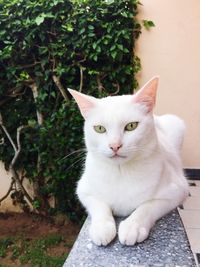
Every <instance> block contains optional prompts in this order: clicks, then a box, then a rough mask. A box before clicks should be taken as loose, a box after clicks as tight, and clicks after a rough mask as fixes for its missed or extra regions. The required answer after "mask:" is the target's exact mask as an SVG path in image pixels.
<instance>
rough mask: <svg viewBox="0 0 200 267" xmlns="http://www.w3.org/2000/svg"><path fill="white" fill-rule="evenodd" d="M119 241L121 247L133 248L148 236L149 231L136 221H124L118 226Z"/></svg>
mask: <svg viewBox="0 0 200 267" xmlns="http://www.w3.org/2000/svg"><path fill="white" fill-rule="evenodd" d="M118 235H119V241H120V243H121V244H123V245H127V246H133V245H135V243H137V242H138V243H140V242H143V241H144V240H145V239H146V238H147V237H148V235H149V229H148V228H147V227H144V226H143V225H140V224H139V223H138V222H136V221H132V220H128V219H127V220H124V221H122V222H121V223H120V225H119V233H118Z"/></svg>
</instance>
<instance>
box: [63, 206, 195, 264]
mask: <svg viewBox="0 0 200 267" xmlns="http://www.w3.org/2000/svg"><path fill="white" fill-rule="evenodd" d="M119 221H120V219H118V220H117V223H119ZM89 224H90V219H89V218H88V219H87V220H86V221H85V223H84V225H83V227H82V229H81V232H80V234H79V236H78V238H77V240H76V242H75V244H74V246H73V248H72V250H71V252H70V255H69V256H68V258H67V260H66V262H65V264H64V265H63V267H195V266H196V264H195V261H194V257H193V254H192V251H191V250H190V246H189V243H188V240H187V237H186V234H185V230H184V228H183V225H182V222H181V219H180V217H179V214H178V212H177V210H175V211H173V212H171V213H170V214H168V215H166V216H165V217H163V218H162V219H161V220H159V221H158V222H157V223H156V225H155V226H154V227H153V229H152V231H151V233H150V236H149V238H148V239H147V240H145V241H144V242H143V243H140V244H137V245H135V246H133V247H127V246H123V245H121V244H120V243H119V241H118V239H117V238H116V239H115V241H114V242H112V243H111V244H110V245H109V246H107V247H98V246H96V245H94V244H93V243H92V241H91V240H90V238H89V236H88V227H89Z"/></svg>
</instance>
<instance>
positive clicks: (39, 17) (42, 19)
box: [35, 13, 45, 26]
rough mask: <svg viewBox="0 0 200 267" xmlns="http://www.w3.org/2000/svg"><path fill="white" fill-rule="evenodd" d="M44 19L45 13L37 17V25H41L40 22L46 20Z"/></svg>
mask: <svg viewBox="0 0 200 267" xmlns="http://www.w3.org/2000/svg"><path fill="white" fill-rule="evenodd" d="M44 19H45V16H44V13H43V15H39V16H38V17H37V18H36V19H35V23H36V24H37V26H39V25H40V24H42V23H43V22H44Z"/></svg>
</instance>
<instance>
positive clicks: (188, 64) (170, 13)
mask: <svg viewBox="0 0 200 267" xmlns="http://www.w3.org/2000/svg"><path fill="white" fill-rule="evenodd" d="M141 2H142V4H143V6H141V8H140V15H139V19H149V20H153V21H154V23H155V24H156V27H155V28H152V29H151V30H150V31H147V30H145V29H143V31H142V35H141V37H140V39H139V41H138V43H137V54H138V56H139V57H140V59H141V63H142V71H141V73H140V75H139V81H140V85H142V84H144V83H145V82H146V81H147V80H148V79H149V78H151V77H152V76H155V75H159V76H160V84H159V92H158V99H157V107H156V113H157V114H164V113H174V114H177V115H179V116H180V117H182V118H183V119H184V120H185V122H186V126H187V132H186V138H185V143H184V147H183V163H184V167H189V168H200V1H199V0H141Z"/></svg>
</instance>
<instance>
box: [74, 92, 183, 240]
mask: <svg viewBox="0 0 200 267" xmlns="http://www.w3.org/2000/svg"><path fill="white" fill-rule="evenodd" d="M132 99H133V96H115V97H107V98H103V99H96V100H95V105H94V107H93V108H92V109H91V111H90V112H89V113H88V114H87V118H86V121H85V126H84V132H85V143H86V147H87V151H88V153H87V157H86V163H85V170H84V173H83V175H82V177H81V179H80V181H79V182H78V186H77V194H78V197H79V199H80V201H81V202H82V204H83V205H84V207H85V208H86V209H87V211H88V213H89V214H90V216H91V219H92V221H91V227H90V235H91V238H92V240H93V242H94V243H96V244H97V245H107V244H108V243H110V242H111V241H112V240H113V239H114V237H115V236H116V233H117V230H116V225H115V221H114V218H113V215H116V216H124V217H126V216H128V218H126V219H125V220H124V221H122V222H121V223H120V225H119V230H118V236H119V240H120V242H121V243H122V244H125V245H134V244H135V243H136V242H142V241H143V240H144V239H146V238H147V237H148V235H149V231H150V229H151V227H152V226H153V225H154V223H155V222H156V220H158V219H159V218H161V217H162V216H163V215H165V214H166V213H168V212H169V211H171V210H172V209H174V208H175V207H177V206H178V205H180V204H181V203H182V202H183V201H184V199H185V198H186V197H187V195H188V185H187V182H186V179H185V177H184V175H183V172H182V166H181V161H180V155H179V152H180V147H181V144H182V140H183V135H184V127H185V126H184V123H183V121H182V120H180V119H179V118H178V117H176V116H173V115H165V116H153V115H152V113H151V112H147V110H146V108H145V106H144V105H141V104H139V103H134V102H133V101H132ZM129 122H139V124H138V127H137V128H136V129H135V130H133V131H130V132H128V131H125V130H124V128H125V126H126V125H127V124H128V123H129ZM94 125H102V126H104V127H105V128H106V133H97V132H95V131H94V128H93V126H94ZM117 143H120V144H122V147H121V148H120V149H119V151H118V154H119V155H120V156H121V157H114V158H112V156H113V153H114V152H113V151H112V149H110V145H112V144H117Z"/></svg>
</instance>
